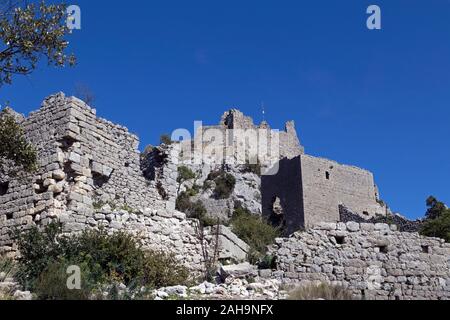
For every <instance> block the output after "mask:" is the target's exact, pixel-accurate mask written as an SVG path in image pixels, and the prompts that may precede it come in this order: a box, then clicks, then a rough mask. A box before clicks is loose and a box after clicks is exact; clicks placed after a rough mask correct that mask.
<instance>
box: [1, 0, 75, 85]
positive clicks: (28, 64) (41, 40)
mask: <svg viewBox="0 0 450 320" xmlns="http://www.w3.org/2000/svg"><path fill="white" fill-rule="evenodd" d="M66 19H67V13H66V5H64V4H57V5H54V4H46V3H45V1H41V2H40V4H39V5H37V4H33V3H31V4H26V2H25V1H11V0H0V86H2V85H4V84H11V83H12V77H13V75H28V74H30V73H32V72H33V71H34V70H35V69H36V68H37V66H38V63H39V61H40V60H41V58H43V57H44V58H46V59H47V62H48V64H49V65H54V66H59V67H62V66H65V65H66V64H69V65H74V64H75V62H76V59H75V57H74V56H73V55H67V54H66V53H65V50H66V48H67V47H68V45H69V42H68V41H67V40H66V39H65V37H66V35H67V34H68V33H70V30H69V28H68V27H67V25H66Z"/></svg>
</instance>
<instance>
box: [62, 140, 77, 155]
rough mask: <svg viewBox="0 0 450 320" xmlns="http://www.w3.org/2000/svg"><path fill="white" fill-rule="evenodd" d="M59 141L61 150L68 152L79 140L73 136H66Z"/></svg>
mask: <svg viewBox="0 0 450 320" xmlns="http://www.w3.org/2000/svg"><path fill="white" fill-rule="evenodd" d="M58 142H59V143H60V148H61V150H62V151H64V152H67V151H69V149H70V148H72V147H73V145H74V143H75V142H77V140H76V139H75V138H73V137H64V138H62V139H61V140H59V141H58Z"/></svg>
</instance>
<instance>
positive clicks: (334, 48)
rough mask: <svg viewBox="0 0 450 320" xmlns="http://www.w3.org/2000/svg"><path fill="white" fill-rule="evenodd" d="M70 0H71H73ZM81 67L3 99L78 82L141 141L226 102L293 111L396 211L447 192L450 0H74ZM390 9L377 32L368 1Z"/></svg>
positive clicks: (43, 77)
mask: <svg viewBox="0 0 450 320" xmlns="http://www.w3.org/2000/svg"><path fill="white" fill-rule="evenodd" d="M69 2H70V1H69ZM73 4H78V5H80V6H81V9H82V14H83V16H82V30H80V31H76V32H75V33H74V34H73V35H72V36H70V41H71V47H70V48H71V50H72V51H73V52H74V53H76V55H77V56H78V66H76V67H75V68H67V69H64V70H61V69H50V68H47V67H46V66H43V67H42V68H41V69H39V71H37V72H35V73H34V74H32V75H31V76H29V77H27V78H19V77H16V78H15V79H14V80H15V81H14V85H13V86H5V87H3V88H0V100H1V101H2V102H4V101H7V100H8V101H10V102H11V104H12V105H13V106H14V107H15V108H16V109H17V110H19V111H21V112H23V113H28V112H29V111H32V110H34V109H36V108H37V107H38V106H39V104H40V102H41V101H42V99H43V98H44V97H45V96H47V95H49V94H50V93H54V92H57V91H64V92H66V93H67V94H72V93H73V92H74V87H75V84H76V83H83V84H85V85H87V86H89V87H90V88H91V89H92V91H93V92H95V95H96V98H97V99H96V103H95V107H96V108H97V110H98V113H99V114H100V115H101V116H103V117H105V118H108V119H110V120H112V121H114V122H118V123H121V124H123V125H126V126H127V127H129V128H130V130H131V131H133V132H135V133H137V134H138V135H139V136H140V137H141V147H142V146H144V145H146V144H150V143H153V144H154V143H156V142H158V140H159V136H160V134H161V133H165V132H171V131H172V129H174V128H189V129H191V128H192V125H193V121H194V120H203V121H204V122H205V123H217V122H218V120H219V117H220V115H221V114H222V113H223V112H224V111H225V110H226V109H228V108H230V107H238V108H240V109H241V110H243V111H244V112H246V113H248V114H249V115H251V116H253V117H254V118H255V120H257V121H260V120H261V112H260V104H261V101H264V102H265V104H266V106H267V119H268V120H269V122H270V123H271V124H272V127H275V128H282V126H283V124H284V121H285V120H290V119H293V120H295V121H296V124H297V129H298V133H299V136H300V138H301V140H302V143H303V144H304V145H305V147H306V151H307V153H309V154H312V155H317V156H323V157H326V158H331V159H334V160H337V161H339V162H342V163H346V164H353V165H357V166H360V167H363V168H366V169H369V170H371V171H373V172H374V174H375V177H376V181H377V184H378V185H379V187H380V191H381V195H382V197H383V199H385V200H386V201H387V202H388V203H389V204H390V206H391V207H392V209H393V210H395V211H399V212H401V213H403V214H404V215H407V216H408V217H411V218H415V217H420V216H423V214H424V212H425V203H424V202H425V199H426V198H427V196H429V195H431V194H432V195H435V196H436V197H438V198H440V199H442V200H443V201H445V202H447V203H450V190H449V189H450V183H449V182H450V142H449V136H450V126H449V118H450V1H448V0H420V1H417V0H416V1H407V0H403V1H400V0H389V1H381V0H374V1H370V2H369V1H364V0H345V1H344V0H342V1H335V0H329V1H322V0H315V1H312V0H311V1H300V0H295V1H273V0H272V1H263V0H258V1H249V0H246V1H242V0H241V1H235V0H228V1H211V0H208V1H197V0H192V1H184V0H183V1H167V0H147V1H143V0H141V1H129V2H123V1H120V2H115V1H112V2H111V1H108V2H107V1H92V0H91V1H87V0H86V1H84V0H83V1H73ZM371 4H377V5H379V6H380V7H381V9H382V27H383V29H382V30H381V31H369V30H368V29H367V28H366V19H367V15H366V13H365V12H366V8H367V7H368V6H369V5H371Z"/></svg>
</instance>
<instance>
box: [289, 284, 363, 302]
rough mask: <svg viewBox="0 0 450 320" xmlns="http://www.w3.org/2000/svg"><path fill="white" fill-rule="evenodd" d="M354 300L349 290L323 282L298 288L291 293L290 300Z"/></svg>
mask: <svg viewBox="0 0 450 320" xmlns="http://www.w3.org/2000/svg"><path fill="white" fill-rule="evenodd" d="M319 299H321V300H329V301H331V300H354V299H355V297H354V296H353V295H352V293H351V292H349V291H348V290H346V289H344V288H342V287H338V286H332V285H329V284H325V283H322V284H320V285H314V284H312V285H309V286H304V287H300V288H297V289H295V290H293V291H291V292H290V293H289V300H319Z"/></svg>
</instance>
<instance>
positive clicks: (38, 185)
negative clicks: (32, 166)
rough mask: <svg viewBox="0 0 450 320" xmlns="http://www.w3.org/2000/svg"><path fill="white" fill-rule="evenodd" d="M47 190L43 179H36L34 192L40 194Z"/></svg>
mask: <svg viewBox="0 0 450 320" xmlns="http://www.w3.org/2000/svg"><path fill="white" fill-rule="evenodd" d="M47 190H48V188H45V187H44V181H43V180H37V181H36V187H35V188H34V192H35V193H36V194H42V193H44V192H46V191H47Z"/></svg>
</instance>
